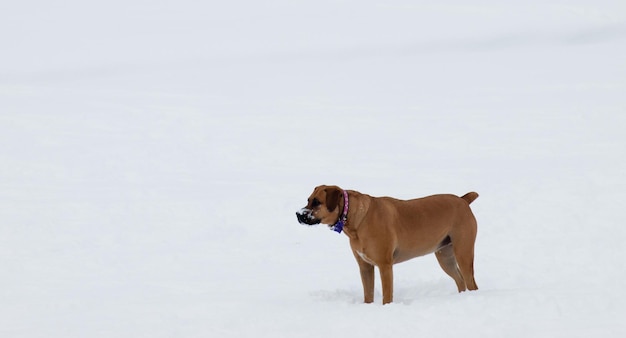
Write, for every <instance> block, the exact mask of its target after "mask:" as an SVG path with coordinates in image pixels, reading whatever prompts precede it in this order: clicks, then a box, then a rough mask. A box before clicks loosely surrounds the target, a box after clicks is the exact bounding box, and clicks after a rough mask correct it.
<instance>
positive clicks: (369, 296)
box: [353, 252, 374, 303]
mask: <svg viewBox="0 0 626 338" xmlns="http://www.w3.org/2000/svg"><path fill="white" fill-rule="evenodd" d="M353 253H354V258H356V261H357V263H358V264H359V271H360V272H361V282H362V283H363V302H364V303H372V302H374V266H373V265H371V264H369V263H367V262H366V261H364V260H363V259H362V258H361V256H359V254H357V253H356V252H353Z"/></svg>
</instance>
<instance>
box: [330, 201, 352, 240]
mask: <svg viewBox="0 0 626 338" xmlns="http://www.w3.org/2000/svg"><path fill="white" fill-rule="evenodd" d="M347 221H348V192H347V191H345V190H343V213H342V214H341V216H339V219H338V220H337V223H335V224H334V225H332V226H331V227H330V230H333V231H335V232H337V233H339V234H340V233H341V231H343V226H344V225H346V222H347Z"/></svg>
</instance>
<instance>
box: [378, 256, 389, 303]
mask: <svg viewBox="0 0 626 338" xmlns="http://www.w3.org/2000/svg"><path fill="white" fill-rule="evenodd" d="M378 270H380V279H381V281H382V284H383V305H385V304H389V303H391V302H393V264H380V265H379V266H378Z"/></svg>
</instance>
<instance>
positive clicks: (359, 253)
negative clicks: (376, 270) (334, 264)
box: [356, 250, 376, 265]
mask: <svg viewBox="0 0 626 338" xmlns="http://www.w3.org/2000/svg"><path fill="white" fill-rule="evenodd" d="M356 253H357V254H358V255H359V257H361V259H362V260H364V261H365V262H367V263H369V264H372V265H376V263H374V261H373V260H371V259H370V258H369V257H367V255H366V254H365V253H364V252H361V251H358V250H357V252H356Z"/></svg>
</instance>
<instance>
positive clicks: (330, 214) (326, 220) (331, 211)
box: [296, 185, 342, 225]
mask: <svg viewBox="0 0 626 338" xmlns="http://www.w3.org/2000/svg"><path fill="white" fill-rule="evenodd" d="M341 196H342V190H341V188H339V187H337V186H326V185H320V186H319V187H316V188H315V190H313V193H312V194H311V196H309V200H308V203H307V205H306V207H304V208H302V209H300V210H298V211H297V212H296V216H297V217H298V222H300V224H307V225H315V224H320V223H323V224H329V225H330V224H334V223H335V222H337V219H339V213H340V210H339V208H338V206H339V200H340V199H341Z"/></svg>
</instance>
